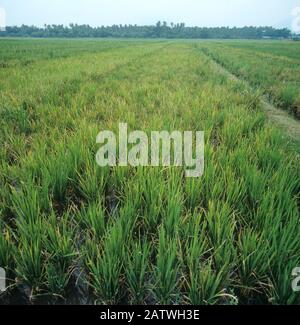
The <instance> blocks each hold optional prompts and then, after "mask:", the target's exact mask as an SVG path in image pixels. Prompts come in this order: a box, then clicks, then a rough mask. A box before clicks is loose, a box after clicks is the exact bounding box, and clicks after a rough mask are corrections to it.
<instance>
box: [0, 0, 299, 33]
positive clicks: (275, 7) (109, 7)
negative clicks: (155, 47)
mask: <svg viewBox="0 0 300 325" xmlns="http://www.w3.org/2000/svg"><path fill="white" fill-rule="evenodd" d="M1 7H2V8H4V10H5V13H6V25H7V26H11V25H21V24H26V25H37V26H43V25H44V24H64V25H68V24H69V23H78V24H89V25H91V26H101V25H112V24H138V25H149V24H155V23H156V22H157V21H159V20H161V21H167V22H168V23H170V22H174V23H179V22H184V23H186V24H187V25H188V26H207V27H211V26H230V27H232V26H237V27H241V26H250V25H252V26H259V25H260V26H261V25H263V26H266V25H268V26H274V27H291V25H292V20H293V18H295V17H293V16H292V14H291V13H292V11H293V9H294V8H295V7H300V0H0V8H1ZM299 15H300V14H299Z"/></svg>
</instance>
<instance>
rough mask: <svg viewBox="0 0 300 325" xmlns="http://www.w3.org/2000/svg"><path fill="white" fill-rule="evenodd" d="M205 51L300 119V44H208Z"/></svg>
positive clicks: (244, 42) (245, 42)
mask: <svg viewBox="0 0 300 325" xmlns="http://www.w3.org/2000/svg"><path fill="white" fill-rule="evenodd" d="M206 45H207V46H205V51H206V53H207V54H208V55H210V56H211V57H212V58H213V59H214V60H216V61H217V62H218V63H220V64H222V65H223V66H224V67H225V68H226V69H228V70H230V72H232V73H234V74H235V75H237V76H238V77H240V78H244V79H245V80H247V81H249V82H250V83H251V84H252V85H253V86H255V87H257V88H259V89H260V90H262V91H263V93H264V94H265V95H266V96H267V97H268V98H269V100H270V101H272V102H274V103H275V105H277V106H279V107H281V108H283V109H286V110H287V111H289V112H290V113H291V114H294V115H295V116H296V117H297V118H300V44H299V43H297V42H295V43H291V42H247V41H242V42H222V43H220V42H219V43H218V42H216V43H208V44H206Z"/></svg>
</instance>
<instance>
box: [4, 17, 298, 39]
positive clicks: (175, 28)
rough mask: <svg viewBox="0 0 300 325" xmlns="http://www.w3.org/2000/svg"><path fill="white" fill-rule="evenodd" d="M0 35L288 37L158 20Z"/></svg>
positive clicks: (14, 29)
mask: <svg viewBox="0 0 300 325" xmlns="http://www.w3.org/2000/svg"><path fill="white" fill-rule="evenodd" d="M1 36H9V37H55V38H59V37H68V38H77V37H81V38H83V37H101V38H105V37H117V38H191V39H193V38H204V39H262V38H280V39H282V38H290V37H291V36H292V33H291V31H290V30H289V29H287V28H282V29H276V28H273V27H269V26H262V27H252V26H251V27H242V28H237V27H233V28H229V27H187V26H186V25H185V24H184V23H180V24H174V23H171V24H170V25H168V24H167V23H166V22H160V21H159V22H158V23H157V24H156V25H153V26H137V25H113V26H101V27H91V26H89V25H77V24H70V25H69V26H64V25H45V26H44V27H42V28H41V27H35V26H26V25H22V26H9V27H6V32H3V33H1Z"/></svg>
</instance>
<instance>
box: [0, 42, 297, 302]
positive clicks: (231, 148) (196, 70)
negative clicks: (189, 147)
mask: <svg viewBox="0 0 300 325" xmlns="http://www.w3.org/2000/svg"><path fill="white" fill-rule="evenodd" d="M0 43H1V54H0V55H1V60H2V61H3V62H4V63H5V64H4V65H3V66H2V67H1V68H0V75H1V78H0V89H1V90H0V115H1V120H0V123H1V128H0V144H1V146H0V216H1V219H0V220H1V222H0V229H1V232H0V265H1V266H2V267H5V269H6V270H7V274H8V275H9V279H10V280H9V282H10V286H9V288H8V290H7V291H6V292H5V293H3V294H1V297H0V299H1V301H2V302H3V303H4V302H5V303H9V302H11V301H16V300H17V301H22V302H23V303H41V302H46V303H62V302H63V303H79V302H82V301H85V303H99V304H100V303H101V304H119V303H125V304H178V303H179V304H265V303H266V304H298V303H299V302H300V301H299V295H296V293H293V292H292V289H291V281H292V278H291V275H292V270H293V268H294V267H297V266H299V264H300V258H299V254H298V252H299V249H300V240H299V239H298V234H299V230H300V225H299V208H300V170H299V154H298V153H297V151H295V150H294V144H293V143H292V141H291V140H289V138H288V137H287V136H286V135H285V133H284V131H283V130H280V129H277V128H276V127H274V126H273V125H272V124H271V123H270V122H269V121H268V120H267V117H266V114H265V112H264V111H263V108H262V106H261V103H260V100H259V99H258V95H259V94H261V89H263V91H265V92H269V88H266V83H265V81H264V80H265V79H266V80H269V78H270V75H271V74H273V75H274V71H273V70H272V69H273V68H274V69H275V65H276V69H277V67H278V68H279V67H281V68H284V69H285V68H286V69H292V70H293V72H295V71H296V70H295V69H296V68H295V66H294V65H293V68H291V67H290V66H289V64H290V63H289V62H290V60H291V61H293V62H294V61H295V62H296V59H295V58H294V56H293V54H291V55H290V58H289V59H288V60H285V59H284V58H278V59H276V60H277V61H276V64H275V63H274V64H273V63H272V62H273V60H274V56H276V58H277V57H278V56H280V55H283V56H285V57H286V56H288V55H289V48H290V49H291V50H290V52H291V53H294V47H295V46H296V45H294V44H293V45H292V44H290V47H289V43H284V44H285V45H284V49H281V43H280V42H274V43H266V45H264V44H265V43H262V42H257V45H256V46H257V49H256V50H255V49H254V50H253V53H252V58H250V57H248V52H249V49H248V48H246V47H247V46H246V45H245V44H248V43H243V42H236V43H232V44H231V43H230V44H229V43H227V42H224V43H218V42H217V43H216V42H212V43H200V42H197V41H193V42H184V41H182V42H179V41H172V42H170V41H161V42H156V41H138V40H137V41H130V42H129V41H103V42H102V41H86V40H76V41H65V43H64V41H58V40H57V41H55V40H51V41H46V40H26V41H24V40H14V41H13V40H1V41H0ZM255 44H256V43H255ZM269 44H272V47H273V48H274V54H272V48H271V49H270V46H269ZM264 47H267V48H268V49H267V50H264V53H262V49H261V48H263V49H264ZM220 49H222V51H221V52H220V51H218V50H220ZM283 52H284V54H282V53H283ZM207 54H209V56H207ZM246 54H247V55H246ZM268 55H269V56H270V57H269V58H268ZM210 56H211V57H213V58H218V60H220V62H221V61H222V62H223V63H224V65H225V66H227V65H228V66H229V65H230V66H232V67H234V69H241V67H242V66H244V69H247V71H248V69H249V71H250V69H251V67H253V64H254V63H255V64H259V65H260V67H259V68H258V70H261V71H262V73H263V75H262V76H260V75H259V78H258V79H257V81H256V83H257V85H259V87H261V88H259V89H258V91H257V92H251V91H249V89H248V88H246V86H245V84H244V83H243V82H240V81H239V80H232V79H231V78H229V77H228V76H226V75H224V74H222V73H220V71H219V70H218V69H217V67H216V65H215V64H214V62H213V61H212V60H211V57H210ZM258 58H260V59H258ZM24 60H25V61H26V60H30V61H31V62H30V64H24ZM223 60H224V61H223ZM244 60H246V61H244ZM245 62H246V65H245ZM257 62H259V63H257ZM277 63H280V65H279V64H277ZM270 64H271V65H270ZM262 67H263V68H262ZM296 67H297V66H296ZM247 71H246V72H245V74H244V77H245V78H248V77H249V78H250V76H249V75H248V72H247ZM270 71H271V72H270ZM293 78H294V79H295V84H296V83H297V82H299V77H298V76H297V74H294V75H293ZM272 85H273V86H274V87H277V86H278V87H279V88H278V89H277V90H278V93H280V91H281V90H282V89H283V88H282V83H281V82H280V81H273V83H272ZM288 85H289V83H287V84H286V85H285V86H288ZM292 93H293V92H292ZM270 94H271V95H272V94H273V93H271V92H270ZM286 94H287V97H288V98H289V97H290V96H291V95H290V93H289V91H287V93H286ZM272 96H273V95H272ZM278 98H281V97H278ZM119 122H127V123H128V126H129V131H131V130H144V131H145V132H147V133H150V132H151V131H153V130H169V131H171V130H182V131H184V130H192V131H201V130H204V131H205V172H204V175H203V176H202V177H201V178H198V179H187V178H185V176H184V169H183V168H180V167H176V168H166V167H157V168H153V167H152V168H145V167H135V168H134V167H114V168H100V167H98V166H97V165H96V161H95V155H96V152H97V149H98V147H97V145H96V136H97V134H98V133H99V131H101V130H106V129H108V130H113V131H117V129H118V124H119ZM24 297H25V298H24Z"/></svg>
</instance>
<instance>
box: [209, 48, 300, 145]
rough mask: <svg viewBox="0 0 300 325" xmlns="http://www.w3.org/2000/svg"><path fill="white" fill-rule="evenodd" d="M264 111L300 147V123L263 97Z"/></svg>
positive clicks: (219, 67)
mask: <svg viewBox="0 0 300 325" xmlns="http://www.w3.org/2000/svg"><path fill="white" fill-rule="evenodd" d="M203 53H204V54H205V55H206V56H207V57H209V58H210V59H211V61H212V62H213V64H214V65H215V66H216V68H217V69H218V70H219V71H220V72H222V73H223V74H225V75H227V76H228V77H229V78H230V79H232V80H236V81H239V82H242V83H244V84H245V85H246V87H247V88H249V89H251V88H252V87H251V85H250V84H249V83H248V82H247V81H245V80H242V79H239V78H238V77H237V76H235V75H234V74H233V73H231V72H230V71H229V70H227V69H225V68H224V67H223V66H222V65H221V64H220V63H218V62H217V61H216V60H215V59H214V58H212V57H211V56H210V55H208V54H207V53H206V52H204V51H203ZM260 101H261V104H262V107H263V109H264V110H265V112H266V115H267V117H268V118H269V120H270V121H271V122H273V123H274V124H275V125H276V126H277V127H279V128H280V129H282V130H284V131H285V133H286V134H287V135H288V136H289V137H290V138H292V139H293V140H294V141H295V142H296V143H297V145H300V121H299V120H296V119H295V118H294V117H293V116H291V115H290V114H289V113H288V112H286V111H284V110H282V109H280V108H277V107H275V106H274V105H272V104H271V103H270V102H269V101H268V100H266V99H265V98H263V97H261V98H260Z"/></svg>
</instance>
